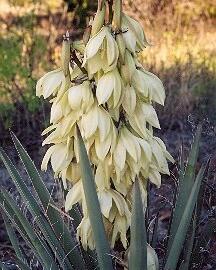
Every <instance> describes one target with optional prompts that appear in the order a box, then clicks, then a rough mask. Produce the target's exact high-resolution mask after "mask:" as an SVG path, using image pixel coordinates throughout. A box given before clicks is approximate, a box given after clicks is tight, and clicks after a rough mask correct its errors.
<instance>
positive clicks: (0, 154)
mask: <svg viewBox="0 0 216 270" xmlns="http://www.w3.org/2000/svg"><path fill="white" fill-rule="evenodd" d="M0 158H1V159H2V161H3V163H4V165H5V167H6V168H7V171H8V173H9V174H10V176H11V179H12V180H13V182H14V184H15V185H16V187H17V190H18V191H19V193H20V195H21V196H22V198H23V200H24V201H25V202H27V203H28V209H29V211H30V212H31V214H32V216H33V217H35V222H36V223H37V225H38V226H39V228H40V230H41V232H42V233H43V235H44V237H45V238H46V240H47V241H48V243H49V245H50V247H51V248H52V251H53V252H54V253H55V254H56V257H57V260H58V261H59V264H60V265H62V267H63V268H65V269H68V270H69V269H72V265H71V263H70V261H69V259H68V254H67V253H65V251H64V249H63V247H62V245H61V243H60V241H59V240H58V238H57V237H56V235H55V233H54V231H53V229H52V226H51V225H50V224H49V222H48V221H47V219H46V217H45V216H44V214H43V211H42V209H41V207H40V206H39V205H38V202H37V200H36V199H35V198H34V196H33V195H32V194H31V192H30V190H29V189H28V187H27V186H26V183H25V182H24V180H23V179H22V177H21V176H20V174H19V172H18V171H17V170H16V168H15V166H14V165H13V163H12V162H11V160H10V159H9V157H8V156H7V154H6V153H5V152H4V150H3V149H1V148H0Z"/></svg>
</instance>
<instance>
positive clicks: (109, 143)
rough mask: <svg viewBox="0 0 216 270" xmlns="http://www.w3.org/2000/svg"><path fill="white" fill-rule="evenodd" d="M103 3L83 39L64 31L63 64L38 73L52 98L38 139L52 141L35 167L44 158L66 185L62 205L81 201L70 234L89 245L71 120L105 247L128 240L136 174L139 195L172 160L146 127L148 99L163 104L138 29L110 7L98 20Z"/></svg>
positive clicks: (150, 110) (153, 124)
mask: <svg viewBox="0 0 216 270" xmlns="http://www.w3.org/2000/svg"><path fill="white" fill-rule="evenodd" d="M114 2H115V1H114ZM104 10H105V7H104V6H102V7H100V8H99V9H98V11H97V14H96V16H95V19H94V21H93V23H92V32H91V36H90V38H89V40H88V41H87V42H86V43H82V42H78V43H76V42H74V43H73V42H71V41H70V40H69V38H68V37H66V38H65V40H64V41H63V48H62V67H61V68H59V69H57V70H54V71H52V72H49V73H47V74H46V75H44V76H43V77H42V78H41V79H40V80H39V81H38V83H37V87H36V91H37V95H38V96H43V97H44V98H49V97H52V98H51V99H50V102H51V103H52V107H51V115H50V123H51V125H50V126H49V127H48V128H47V129H46V130H45V131H44V132H43V135H45V134H47V133H49V135H48V137H47V138H46V139H45V140H44V142H43V144H44V145H45V144H50V145H51V146H50V148H49V149H48V151H47V152H46V154H45V156H44V159H43V161H42V169H43V170H46V169H47V165H48V162H49V161H51V165H52V169H53V171H54V173H55V176H56V177H60V178H61V179H62V181H63V184H64V187H65V189H69V192H68V193H67V196H66V202H65V209H66V211H69V210H70V209H71V208H72V206H73V205H74V204H75V203H77V202H79V203H80V204H81V206H82V210H83V219H82V221H81V223H80V225H79V226H78V229H77V237H78V238H80V239H81V242H82V244H83V246H84V248H86V247H87V246H89V247H90V248H91V249H92V248H94V241H93V237H92V229H91V225H90V221H89V216H88V211H87V207H86V202H85V197H84V191H83V186H82V179H81V173H80V166H79V154H78V144H77V137H76V124H77V125H78V126H79V128H80V131H81V134H82V137H83V139H84V142H85V146H86V149H87V152H88V155H89V159H90V161H91V164H92V170H93V171H94V175H95V182H96V187H97V194H98V199H99V202H100V206H101V211H102V214H103V218H104V224H105V228H106V231H107V235H108V237H109V239H110V242H111V246H112V247H113V246H114V244H115V242H116V240H117V239H120V240H121V242H122V244H123V246H124V247H125V248H126V247H127V238H126V232H127V230H128V228H129V226H130V218H131V194H132V188H133V183H134V181H135V179H136V178H138V179H139V184H140V188H141V192H142V197H143V200H144V201H145V199H146V184H147V181H148V180H150V181H151V182H152V183H153V184H155V185H157V186H160V183H161V174H169V169H168V164H167V160H170V161H173V159H172V157H171V156H170V154H169V153H168V152H167V150H166V147H165V145H164V143H163V141H162V140H161V139H160V138H158V137H155V136H154V135H153V128H160V124H159V121H158V118H157V114H156V111H155V109H154V107H153V104H154V103H159V104H161V105H163V104H164V99H165V91H164V88H163V85H162V83H161V81H160V80H159V78H158V77H157V76H155V75H154V74H152V73H150V72H148V71H146V70H145V69H144V68H143V67H142V65H141V64H140V63H139V61H138V56H137V54H138V53H139V52H140V51H142V50H143V49H144V48H145V47H146V46H147V45H148V43H147V41H146V38H145V34H144V32H143V29H142V27H141V26H140V24H139V23H138V22H137V21H135V20H134V19H132V18H130V17H128V16H127V15H125V14H124V13H123V12H122V11H121V10H118V12H117V11H116V14H115V9H114V14H113V21H112V22H110V23H104V20H105V11H104ZM119 11H120V12H119ZM118 14H119V15H118ZM73 56H74V57H73Z"/></svg>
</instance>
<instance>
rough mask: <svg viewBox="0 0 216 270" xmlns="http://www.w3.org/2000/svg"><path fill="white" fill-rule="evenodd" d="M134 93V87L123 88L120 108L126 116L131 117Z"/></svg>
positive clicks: (134, 102)
mask: <svg viewBox="0 0 216 270" xmlns="http://www.w3.org/2000/svg"><path fill="white" fill-rule="evenodd" d="M136 99H137V97H136V92H135V89H134V87H133V86H132V85H131V86H130V85H129V84H128V85H127V86H126V87H125V88H124V96H123V100H122V106H123V108H124V110H125V112H126V113H127V114H128V115H132V114H133V112H134V110H135V107H136Z"/></svg>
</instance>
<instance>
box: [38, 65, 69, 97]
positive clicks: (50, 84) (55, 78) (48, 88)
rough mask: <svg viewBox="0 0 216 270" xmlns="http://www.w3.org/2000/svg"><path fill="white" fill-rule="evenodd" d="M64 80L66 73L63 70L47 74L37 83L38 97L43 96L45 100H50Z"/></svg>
mask: <svg viewBox="0 0 216 270" xmlns="http://www.w3.org/2000/svg"><path fill="white" fill-rule="evenodd" d="M64 79H65V77H64V73H63V71H62V70H61V68H58V69H56V70H54V71H51V72H48V73H46V74H45V75H44V76H43V77H42V78H40V80H39V81H38V82H37V85H36V95H37V96H38V97H40V96H43V97H44V98H48V97H50V96H51V95H54V94H56V92H57V91H58V89H59V88H60V86H61V85H62V83H63V81H64Z"/></svg>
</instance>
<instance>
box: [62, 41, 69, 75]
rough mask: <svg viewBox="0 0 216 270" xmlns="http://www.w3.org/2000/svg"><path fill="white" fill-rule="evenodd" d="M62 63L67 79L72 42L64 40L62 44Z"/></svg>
mask: <svg viewBox="0 0 216 270" xmlns="http://www.w3.org/2000/svg"><path fill="white" fill-rule="evenodd" d="M61 62H62V70H63V72H64V75H65V77H67V76H68V75H69V64H70V41H68V40H64V41H63V43H62V51H61Z"/></svg>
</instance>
